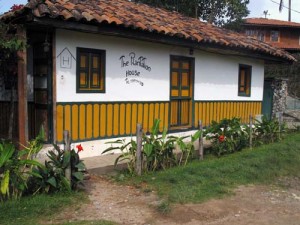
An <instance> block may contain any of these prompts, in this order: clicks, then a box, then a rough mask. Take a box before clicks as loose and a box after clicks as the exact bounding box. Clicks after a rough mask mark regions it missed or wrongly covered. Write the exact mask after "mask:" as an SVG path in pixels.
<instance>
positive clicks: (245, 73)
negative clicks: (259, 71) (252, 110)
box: [238, 65, 252, 97]
mask: <svg viewBox="0 0 300 225" xmlns="http://www.w3.org/2000/svg"><path fill="white" fill-rule="evenodd" d="M251 73H252V67H251V66H248V65H240V66H239V87H238V88H239V91H238V95H239V96H248V97H250V94H251Z"/></svg>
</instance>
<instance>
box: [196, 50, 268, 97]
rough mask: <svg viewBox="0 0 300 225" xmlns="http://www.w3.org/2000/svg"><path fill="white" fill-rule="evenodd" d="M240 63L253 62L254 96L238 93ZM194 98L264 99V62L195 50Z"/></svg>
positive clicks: (252, 86)
mask: <svg viewBox="0 0 300 225" xmlns="http://www.w3.org/2000/svg"><path fill="white" fill-rule="evenodd" d="M239 64H246V65H251V66H252V77H251V96H250V97H241V96H238V73H239ZM195 67H196V68H195V71H196V76H195V94H194V98H195V100H239V101H261V100H262V98H263V83H264V62H263V61H259V60H251V59H246V58H242V57H239V58H238V57H228V56H227V57H226V56H224V55H217V54H211V53H205V52H197V53H196V54H195Z"/></svg>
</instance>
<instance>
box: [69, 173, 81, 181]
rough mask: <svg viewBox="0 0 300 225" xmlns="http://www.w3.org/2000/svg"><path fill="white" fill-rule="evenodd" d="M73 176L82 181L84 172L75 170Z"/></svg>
mask: <svg viewBox="0 0 300 225" xmlns="http://www.w3.org/2000/svg"><path fill="white" fill-rule="evenodd" d="M72 176H73V177H75V178H76V179H77V180H79V181H82V180H83V173H82V172H75V173H72Z"/></svg>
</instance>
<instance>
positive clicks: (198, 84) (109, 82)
mask: <svg viewBox="0 0 300 225" xmlns="http://www.w3.org/2000/svg"><path fill="white" fill-rule="evenodd" d="M76 47H83V48H94V49H102V50H106V92H105V93H97V94H92V93H76V62H75V60H74V59H72V64H71V66H70V68H62V67H61V56H62V55H60V53H61V52H62V51H63V49H65V48H68V50H69V51H70V52H71V53H72V55H73V56H74V57H75V58H76ZM131 52H134V53H135V54H136V58H138V57H140V56H143V57H145V58H146V61H145V62H146V64H147V65H148V66H150V67H151V70H150V71H148V70H146V69H144V68H142V67H139V66H128V67H126V68H125V67H123V68H122V67H121V60H120V57H121V56H122V55H124V56H125V57H126V58H127V59H129V53H131ZM188 53H189V49H188V48H179V47H174V46H170V45H162V44H154V43H148V42H143V41H136V40H130V39H126V38H117V37H109V36H103V35H96V34H85V33H80V32H73V31H67V30H57V32H56V56H57V59H56V60H57V63H56V70H57V71H56V75H57V102H79V101H168V100H169V92H170V90H169V88H170V86H169V78H170V55H181V56H189V54H188ZM63 54H66V52H64V53H63ZM59 55H60V56H59ZM192 57H195V91H194V99H195V100H245V101H256V100H257V101H261V100H262V96H263V79H264V65H263V61H259V60H251V59H246V58H239V57H229V56H226V55H218V54H211V53H207V52H203V51H198V50H196V51H194V55H193V56H192ZM239 64H248V65H252V88H251V97H239V96H238V90H237V89H238V87H237V83H238V68H239ZM127 70H137V71H138V72H140V76H139V77H132V78H134V79H136V80H139V81H140V82H142V83H143V86H142V85H141V84H139V83H130V84H127V83H126V81H125V78H126V71H127Z"/></svg>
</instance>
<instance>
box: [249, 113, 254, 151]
mask: <svg viewBox="0 0 300 225" xmlns="http://www.w3.org/2000/svg"><path fill="white" fill-rule="evenodd" d="M249 119H250V123H249V128H250V134H249V146H250V149H252V132H253V131H252V126H253V116H252V115H251V114H250V117H249Z"/></svg>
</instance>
